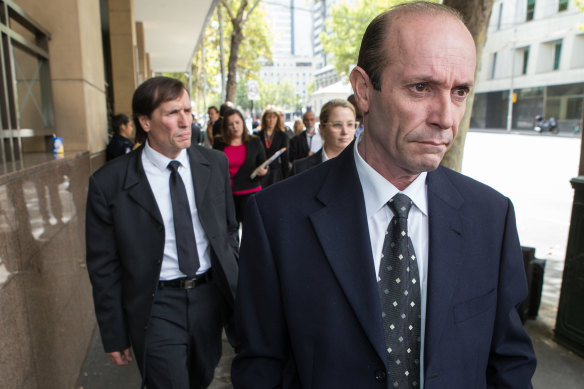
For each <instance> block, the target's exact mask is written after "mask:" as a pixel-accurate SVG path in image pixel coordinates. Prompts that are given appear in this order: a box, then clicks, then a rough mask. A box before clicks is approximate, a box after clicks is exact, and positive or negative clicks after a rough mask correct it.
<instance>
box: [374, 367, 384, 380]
mask: <svg viewBox="0 0 584 389" xmlns="http://www.w3.org/2000/svg"><path fill="white" fill-rule="evenodd" d="M375 379H376V380H377V382H385V372H384V371H383V370H377V371H376V372H375Z"/></svg>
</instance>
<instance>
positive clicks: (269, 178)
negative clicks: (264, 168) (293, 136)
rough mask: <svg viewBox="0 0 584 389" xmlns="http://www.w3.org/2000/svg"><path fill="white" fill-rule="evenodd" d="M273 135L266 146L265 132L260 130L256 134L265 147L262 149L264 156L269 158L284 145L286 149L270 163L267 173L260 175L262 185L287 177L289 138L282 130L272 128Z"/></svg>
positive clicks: (288, 170)
mask: <svg viewBox="0 0 584 389" xmlns="http://www.w3.org/2000/svg"><path fill="white" fill-rule="evenodd" d="M273 135H274V137H273V139H272V144H271V145H270V147H267V146H266V138H265V132H264V131H260V132H259V134H258V136H259V138H260V139H261V143H262V145H263V146H264V147H265V148H264V150H265V152H266V158H270V157H271V156H272V155H274V153H275V152H276V151H278V150H280V149H281V148H284V147H285V148H286V151H284V152H283V153H282V155H280V157H278V159H276V160H275V161H274V162H272V163H271V164H270V168H269V170H268V174H266V175H265V176H263V177H262V187H267V186H269V185H271V184H274V183H276V182H278V181H281V180H283V179H284V178H286V177H288V173H289V172H290V166H288V148H289V143H290V139H288V137H287V136H286V134H285V133H284V132H283V131H277V130H274V133H273Z"/></svg>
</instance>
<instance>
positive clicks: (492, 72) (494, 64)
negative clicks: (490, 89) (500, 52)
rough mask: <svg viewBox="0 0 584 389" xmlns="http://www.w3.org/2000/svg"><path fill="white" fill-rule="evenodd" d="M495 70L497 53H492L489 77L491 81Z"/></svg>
mask: <svg viewBox="0 0 584 389" xmlns="http://www.w3.org/2000/svg"><path fill="white" fill-rule="evenodd" d="M496 69H497V53H494V54H493V59H492V62H491V74H490V75H489V76H490V79H491V80H492V79H494V78H495V75H496Z"/></svg>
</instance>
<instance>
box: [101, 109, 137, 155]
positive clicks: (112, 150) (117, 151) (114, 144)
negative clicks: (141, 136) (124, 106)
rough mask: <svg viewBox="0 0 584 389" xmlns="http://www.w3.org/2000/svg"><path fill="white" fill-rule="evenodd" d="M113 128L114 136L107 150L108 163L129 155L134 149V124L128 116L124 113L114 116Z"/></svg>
mask: <svg viewBox="0 0 584 389" xmlns="http://www.w3.org/2000/svg"><path fill="white" fill-rule="evenodd" d="M112 128H113V130H114V135H113V136H112V139H111V140H110V142H109V144H108V145H107V148H106V150H105V152H106V161H111V160H112V159H114V158H117V157H119V156H121V155H124V154H128V153H129V152H130V151H132V149H133V148H134V142H132V141H131V140H130V138H131V137H132V132H133V128H132V123H131V122H130V119H129V118H128V117H127V116H126V115H124V114H123V113H121V114H119V115H114V116H113V117H112Z"/></svg>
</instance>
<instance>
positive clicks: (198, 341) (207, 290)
mask: <svg viewBox="0 0 584 389" xmlns="http://www.w3.org/2000/svg"><path fill="white" fill-rule="evenodd" d="M132 109H133V116H134V124H135V125H136V131H137V133H138V135H139V136H141V137H142V138H143V139H145V142H144V143H143V144H142V146H140V147H139V148H138V149H136V150H135V151H134V152H132V153H130V154H128V155H126V156H124V157H121V158H118V159H116V160H115V161H113V162H112V163H109V164H107V165H106V166H104V167H102V168H101V169H100V170H98V171H97V172H96V173H95V174H94V175H93V176H91V178H90V181H89V190H88V197H87V215H86V220H87V228H86V234H87V235H86V244H87V269H88V271H89V276H90V279H91V283H92V285H93V297H94V303H95V313H96V316H97V320H98V323H99V328H100V332H101V338H102V341H103V345H104V348H105V351H106V353H107V354H108V355H109V357H110V359H111V360H112V361H113V362H114V363H115V364H116V365H126V364H128V363H129V362H130V361H131V360H132V357H131V354H130V346H131V347H132V349H133V350H134V355H135V356H136V359H137V361H138V367H139V368H140V371H141V373H142V377H143V384H145V385H147V387H148V388H149V389H152V388H184V389H187V388H205V387H207V386H208V385H209V383H210V382H211V380H212V379H213V372H214V369H215V367H216V366H217V363H218V362H219V358H220V356H221V333H222V326H223V325H224V324H228V322H229V321H230V320H231V311H232V306H233V299H234V290H235V285H236V281H237V280H236V279H237V271H238V268H237V255H238V254H237V253H238V235H237V232H238V224H237V222H236V220H235V210H234V205H233V199H232V197H231V190H230V179H229V173H228V166H227V159H226V158H225V155H224V154H223V153H221V152H218V151H216V150H209V149H206V148H203V147H201V146H192V147H191V120H192V117H191V104H190V99H189V95H188V92H187V90H186V89H185V88H184V86H183V84H182V83H181V82H180V81H177V80H174V79H171V78H167V77H155V78H151V79H149V80H147V81H145V82H144V83H143V84H142V85H140V86H139V87H138V89H136V91H135V93H134V97H133V100H132Z"/></svg>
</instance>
